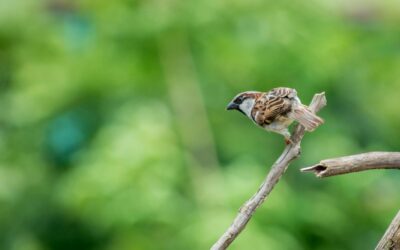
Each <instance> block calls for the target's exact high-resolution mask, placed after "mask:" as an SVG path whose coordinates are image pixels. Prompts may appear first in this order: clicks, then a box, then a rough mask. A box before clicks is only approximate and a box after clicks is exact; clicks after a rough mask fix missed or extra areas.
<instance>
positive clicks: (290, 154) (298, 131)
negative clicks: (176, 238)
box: [211, 93, 326, 250]
mask: <svg viewBox="0 0 400 250" xmlns="http://www.w3.org/2000/svg"><path fill="white" fill-rule="evenodd" d="M325 105H326V98H325V93H320V94H316V95H314V98H313V100H312V101H311V104H310V109H311V111H313V112H315V113H316V112H318V111H319V110H320V109H321V108H323V107H324V106H325ZM304 133H305V130H304V127H303V126H301V125H299V124H298V125H296V127H295V129H294V133H293V135H292V138H291V140H292V141H293V143H292V144H290V145H288V146H286V148H285V150H284V151H283V153H282V154H281V156H280V157H279V158H278V160H276V162H275V163H274V165H273V166H272V168H271V170H270V172H269V173H268V175H267V177H266V178H265V180H264V182H263V183H262V184H261V186H260V188H259V189H258V191H257V192H256V193H255V194H254V195H253V197H251V198H250V199H249V200H248V201H247V202H246V203H245V204H244V205H243V206H242V207H241V208H240V210H239V213H238V215H237V216H236V218H235V219H234V221H233V223H232V225H231V226H230V227H229V228H228V229H227V230H226V232H225V233H224V234H223V235H222V236H221V238H219V240H218V241H217V242H216V243H215V244H214V245H213V246H212V247H211V249H212V250H221V249H226V248H227V247H228V246H229V245H230V244H231V243H232V242H233V241H234V240H235V239H236V237H237V236H238V235H239V234H240V233H241V232H242V230H243V229H244V228H245V227H246V225H247V223H248V222H249V220H250V219H251V217H252V215H253V214H254V212H255V211H256V209H257V208H258V207H259V206H261V204H262V203H263V202H264V200H265V199H266V198H267V196H268V195H269V194H270V193H271V191H272V189H273V188H274V186H275V185H276V183H278V181H279V179H280V178H281V176H282V175H283V174H284V173H285V171H286V169H287V168H288V166H289V164H290V162H291V161H293V160H294V159H295V158H297V157H298V156H299V154H300V143H301V140H302V138H303V136H304Z"/></svg>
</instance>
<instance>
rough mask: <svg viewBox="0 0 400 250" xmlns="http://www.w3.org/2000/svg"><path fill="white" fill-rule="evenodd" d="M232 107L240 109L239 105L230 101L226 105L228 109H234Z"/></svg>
mask: <svg viewBox="0 0 400 250" xmlns="http://www.w3.org/2000/svg"><path fill="white" fill-rule="evenodd" d="M232 109H239V105H237V104H236V103H234V102H231V103H229V105H228V106H227V107H226V110H232Z"/></svg>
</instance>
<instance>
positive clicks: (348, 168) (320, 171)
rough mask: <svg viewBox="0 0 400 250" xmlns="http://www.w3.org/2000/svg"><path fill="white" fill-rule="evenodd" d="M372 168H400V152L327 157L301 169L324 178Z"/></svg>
mask: <svg viewBox="0 0 400 250" xmlns="http://www.w3.org/2000/svg"><path fill="white" fill-rule="evenodd" d="M370 169H400V152H370V153H364V154H358V155H350V156H344V157H339V158H333V159H327V160H322V161H320V162H319V163H318V164H316V165H313V166H311V167H307V168H302V169H301V170H300V171H302V172H314V174H315V175H316V176H317V177H320V178H322V177H329V176H335V175H340V174H348V173H354V172H359V171H364V170H370Z"/></svg>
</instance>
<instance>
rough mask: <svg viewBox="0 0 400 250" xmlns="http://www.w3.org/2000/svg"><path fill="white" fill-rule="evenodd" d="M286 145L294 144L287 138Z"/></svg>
mask: <svg viewBox="0 0 400 250" xmlns="http://www.w3.org/2000/svg"><path fill="white" fill-rule="evenodd" d="M285 143H286V145H290V144H293V141H292V140H291V139H290V138H285Z"/></svg>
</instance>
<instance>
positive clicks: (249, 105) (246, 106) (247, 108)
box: [239, 99, 255, 118]
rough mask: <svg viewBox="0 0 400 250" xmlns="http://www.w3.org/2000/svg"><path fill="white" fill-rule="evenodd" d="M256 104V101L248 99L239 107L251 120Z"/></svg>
mask: <svg viewBox="0 0 400 250" xmlns="http://www.w3.org/2000/svg"><path fill="white" fill-rule="evenodd" d="M254 103H255V101H254V99H246V100H244V101H243V102H242V104H240V105H239V108H240V110H242V111H243V112H244V113H245V114H246V115H247V116H248V117H250V118H251V110H253V106H254Z"/></svg>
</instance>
